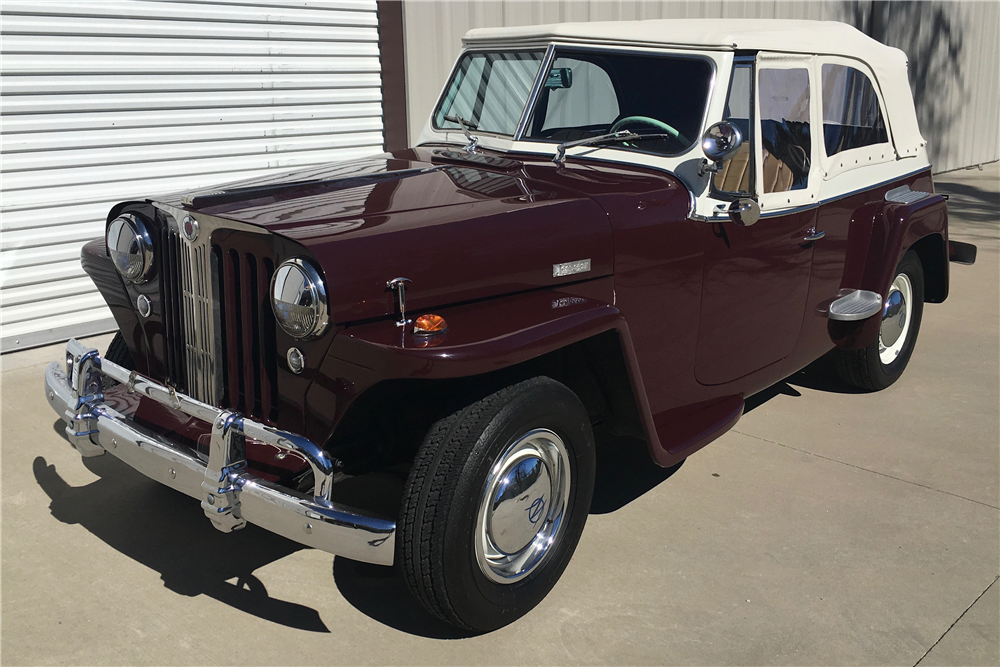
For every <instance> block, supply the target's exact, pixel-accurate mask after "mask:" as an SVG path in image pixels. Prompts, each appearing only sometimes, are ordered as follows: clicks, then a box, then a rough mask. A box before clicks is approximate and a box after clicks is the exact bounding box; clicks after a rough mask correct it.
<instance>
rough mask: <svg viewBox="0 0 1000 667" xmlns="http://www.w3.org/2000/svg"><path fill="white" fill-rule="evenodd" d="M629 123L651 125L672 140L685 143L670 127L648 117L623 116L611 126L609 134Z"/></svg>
mask: <svg viewBox="0 0 1000 667" xmlns="http://www.w3.org/2000/svg"><path fill="white" fill-rule="evenodd" d="M629 123H642V124H644V125H652V126H653V127H655V128H657V129H659V130H663V131H664V132H665V133H667V134H669V135H671V136H673V137H674V138H676V139H678V140H680V141H681V142H683V143H687V139H685V138H684V137H683V135H681V133H680V132H678V131H677V130H675V129H674V128H672V127H670V126H669V125H667V124H666V123H664V122H663V121H662V120H657V119H655V118H650V117H649V116H625V117H624V118H621V119H619V120H616V121H615V124H614V125H612V126H611V129H610V130H609V132H617V131H618V130H620V129H622V127H623V126H625V125H627V124H629Z"/></svg>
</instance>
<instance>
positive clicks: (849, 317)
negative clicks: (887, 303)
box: [827, 289, 882, 322]
mask: <svg viewBox="0 0 1000 667" xmlns="http://www.w3.org/2000/svg"><path fill="white" fill-rule="evenodd" d="M881 310H882V295H881V294H878V293H876V292H869V291H868V290H864V289H856V290H853V291H851V292H849V293H847V294H845V295H844V296H842V297H840V298H839V299H837V300H836V301H834V302H833V303H831V304H830V310H829V313H828V315H827V317H829V318H830V319H831V320H839V321H841V322H857V321H858V320H867V319H868V318H869V317H871V316H872V315H874V314H876V313H878V312H879V311H881Z"/></svg>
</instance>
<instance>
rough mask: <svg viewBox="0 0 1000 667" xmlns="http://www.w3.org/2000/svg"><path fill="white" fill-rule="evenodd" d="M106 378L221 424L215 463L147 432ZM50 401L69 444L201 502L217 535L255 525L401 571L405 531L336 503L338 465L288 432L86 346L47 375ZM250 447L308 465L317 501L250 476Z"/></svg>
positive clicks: (212, 452) (215, 433)
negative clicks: (264, 447)
mask: <svg viewBox="0 0 1000 667" xmlns="http://www.w3.org/2000/svg"><path fill="white" fill-rule="evenodd" d="M105 377H108V378H111V379H113V380H116V381H118V382H120V383H121V384H123V385H125V386H126V388H127V389H128V391H130V392H138V393H139V394H141V395H142V396H144V397H146V398H149V399H152V400H154V401H157V402H158V403H162V404H163V405H166V406H168V407H170V408H173V409H174V410H179V411H181V412H183V413H184V414H187V415H190V416H191V417H196V418H198V419H201V420H203V421H205V422H208V423H210V424H212V435H211V442H210V445H209V456H208V461H207V464H206V462H203V461H202V460H201V459H200V458H199V457H198V456H197V454H196V453H195V452H193V451H192V450H190V449H189V448H187V447H184V446H182V445H178V444H176V443H173V442H171V441H170V440H168V439H166V438H164V437H163V436H160V435H156V434H152V433H147V432H145V430H144V429H142V428H141V427H140V426H138V425H137V424H135V423H133V422H132V421H131V420H130V419H129V418H128V417H126V416H124V415H122V414H120V413H118V412H117V411H115V410H114V408H112V407H111V406H110V405H108V404H107V403H105V401H104V393H103V392H104V389H103V387H104V384H103V379H104V378H105ZM45 396H46V398H47V399H48V401H49V405H51V406H52V409H53V410H55V411H56V414H58V415H59V416H60V417H62V419H63V420H64V421H65V422H66V436H67V438H69V441H70V443H71V444H72V445H73V446H74V447H75V448H76V449H77V451H79V452H80V454H81V456H100V455H102V454H104V453H105V452H109V453H111V454H112V455H113V456H115V457H117V458H119V459H121V460H122V461H124V462H125V463H127V464H128V465H130V466H132V467H133V468H135V469H136V470H138V471H139V472H141V473H142V474H144V475H146V476H147V477H149V478H151V479H154V480H156V481H158V482H161V483H163V484H166V485H167V486H169V487H171V488H173V489H176V490H178V491H180V492H181V493H185V494H187V495H189V496H191V497H192V498H198V499H200V500H201V506H202V508H203V509H204V510H205V514H206V515H207V516H208V518H209V519H211V520H212V523H213V524H214V525H215V527H216V528H218V529H219V530H221V531H222V532H225V533H228V532H232V531H234V530H238V529H240V528H243V527H244V526H245V525H246V524H247V523H248V522H249V523H253V524H256V525H258V526H260V527H261V528H266V529H267V530H270V531H271V532H273V533H277V534H278V535H282V536H284V537H287V538H288V539H290V540H294V541H296V542H300V543H302V544H305V545H307V546H310V547H313V548H315V549H321V550H323V551H328V552H330V553H333V554H338V555H340V556H345V557H347V558H351V559H354V560H359V561H363V562H367V563H376V564H378V565H392V562H393V554H394V549H395V532H396V522H395V521H393V520H389V519H385V518H381V517H378V516H374V515H371V514H366V513H365V512H362V511H359V510H355V509H353V508H350V507H345V506H342V505H339V504H337V503H334V502H332V501H331V500H330V490H331V488H332V486H333V475H334V465H333V461H332V460H331V459H330V457H329V456H328V455H327V454H326V452H324V451H323V450H322V449H321V448H320V447H318V446H317V445H315V444H314V443H312V442H311V441H309V440H308V439H306V438H303V437H301V436H297V435H294V434H292V433H287V432H285V431H279V430H278V429H275V428H272V427H270V426H266V425H264V424H259V423H257V422H254V421H252V420H250V419H246V418H245V417H242V416H241V415H239V414H238V413H234V412H229V411H227V410H220V409H219V408H215V407H212V406H211V405H208V404H206V403H202V402H200V401H196V400H195V399H193V398H191V397H189V396H185V395H184V394H179V393H177V392H176V391H174V389H172V388H170V387H165V386H163V385H160V384H157V383H155V382H153V381H151V380H149V379H147V378H144V377H142V376H141V375H138V374H137V373H135V372H133V371H128V370H126V369H125V368H122V367H121V366H119V365H118V364H115V363H113V362H110V361H108V360H107V359H101V357H100V355H99V354H98V351H97V350H95V349H93V348H88V347H86V346H84V345H82V344H81V343H80V342H78V341H76V340H70V341H69V343H67V345H66V368H65V369H64V368H63V367H62V366H61V365H60V364H59V362H57V361H54V362H52V363H51V364H50V365H49V367H48V368H47V369H46V371H45ZM245 438H253V439H255V440H259V441H261V442H265V443H268V444H270V445H273V446H275V447H279V448H281V449H283V450H287V451H289V452H295V453H297V454H300V455H301V456H303V457H304V458H305V459H306V460H307V461H308V462H309V464H310V466H312V470H313V474H314V476H315V480H316V485H315V488H314V495H313V496H308V495H305V494H300V493H297V492H295V491H292V490H290V489H286V488H283V487H278V486H275V485H272V484H270V483H268V482H266V481H264V480H262V479H259V478H257V477H254V476H253V475H251V474H249V473H248V472H247V470H246V468H247V462H246V456H245Z"/></svg>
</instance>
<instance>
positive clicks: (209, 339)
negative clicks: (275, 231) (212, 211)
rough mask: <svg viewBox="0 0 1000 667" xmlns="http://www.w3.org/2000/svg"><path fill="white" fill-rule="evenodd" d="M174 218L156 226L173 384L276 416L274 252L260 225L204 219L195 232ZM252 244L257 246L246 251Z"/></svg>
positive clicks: (206, 398)
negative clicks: (221, 224)
mask: <svg viewBox="0 0 1000 667" xmlns="http://www.w3.org/2000/svg"><path fill="white" fill-rule="evenodd" d="M172 215H173V216H174V217H175V219H176V221H177V226H174V224H173V223H171V224H169V225H165V226H164V228H163V229H161V230H160V233H159V237H158V238H159V252H160V256H161V257H162V277H161V281H162V285H161V296H162V303H163V327H164V331H165V338H166V344H165V346H164V359H163V363H164V368H165V369H166V375H167V378H166V379H167V380H168V381H169V383H170V384H171V386H173V387H175V388H177V389H183V390H184V391H185V393H187V394H189V395H190V396H192V397H193V398H196V399H198V400H200V401H203V402H205V403H209V404H211V405H217V406H219V407H222V408H226V409H229V410H233V411H236V412H239V413H241V414H243V415H246V416H248V417H252V418H254V419H257V420H260V421H263V422H266V423H271V424H273V423H275V422H276V421H277V418H278V414H277V400H276V398H277V389H276V387H277V380H278V359H277V350H276V345H277V341H276V340H275V335H276V326H277V324H276V322H275V320H274V314H273V312H272V311H271V304H270V285H271V278H272V277H273V276H274V266H275V262H274V259H273V258H272V257H271V256H270V250H269V249H268V248H267V246H266V245H263V246H262V245H261V243H260V240H261V238H260V235H259V234H260V232H255V233H252V234H250V235H243V234H233V233H232V231H231V230H227V232H228V233H226V234H225V235H223V239H224V240H223V241H222V242H221V243H216V244H214V245H210V239H211V232H212V231H213V229H214V227H212V226H211V223H210V222H209V221H204V220H203V221H202V223H201V229H200V232H196V233H195V234H194V237H195V240H194V241H190V240H187V239H186V238H184V237H183V236H182V235H181V234H180V232H179V227H181V226H183V225H184V224H185V223H184V219H185V217H186V214H184V213H183V212H177V213H173V212H172ZM248 246H250V247H252V248H253V249H254V250H255V251H257V254H254V252H246V250H247V249H248Z"/></svg>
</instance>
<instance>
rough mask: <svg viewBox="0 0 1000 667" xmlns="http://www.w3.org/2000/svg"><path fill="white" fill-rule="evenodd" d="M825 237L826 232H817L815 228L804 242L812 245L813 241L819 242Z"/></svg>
mask: <svg viewBox="0 0 1000 667" xmlns="http://www.w3.org/2000/svg"><path fill="white" fill-rule="evenodd" d="M824 236H826V232H817V231H816V228H815V227H813V228H812V229H810V230H809V232H808V233H807V234H806V237H805V238H804V239H802V240H803V241H804V242H806V243H812V242H813V241H819V240H820V239H821V238H823V237H824Z"/></svg>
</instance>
